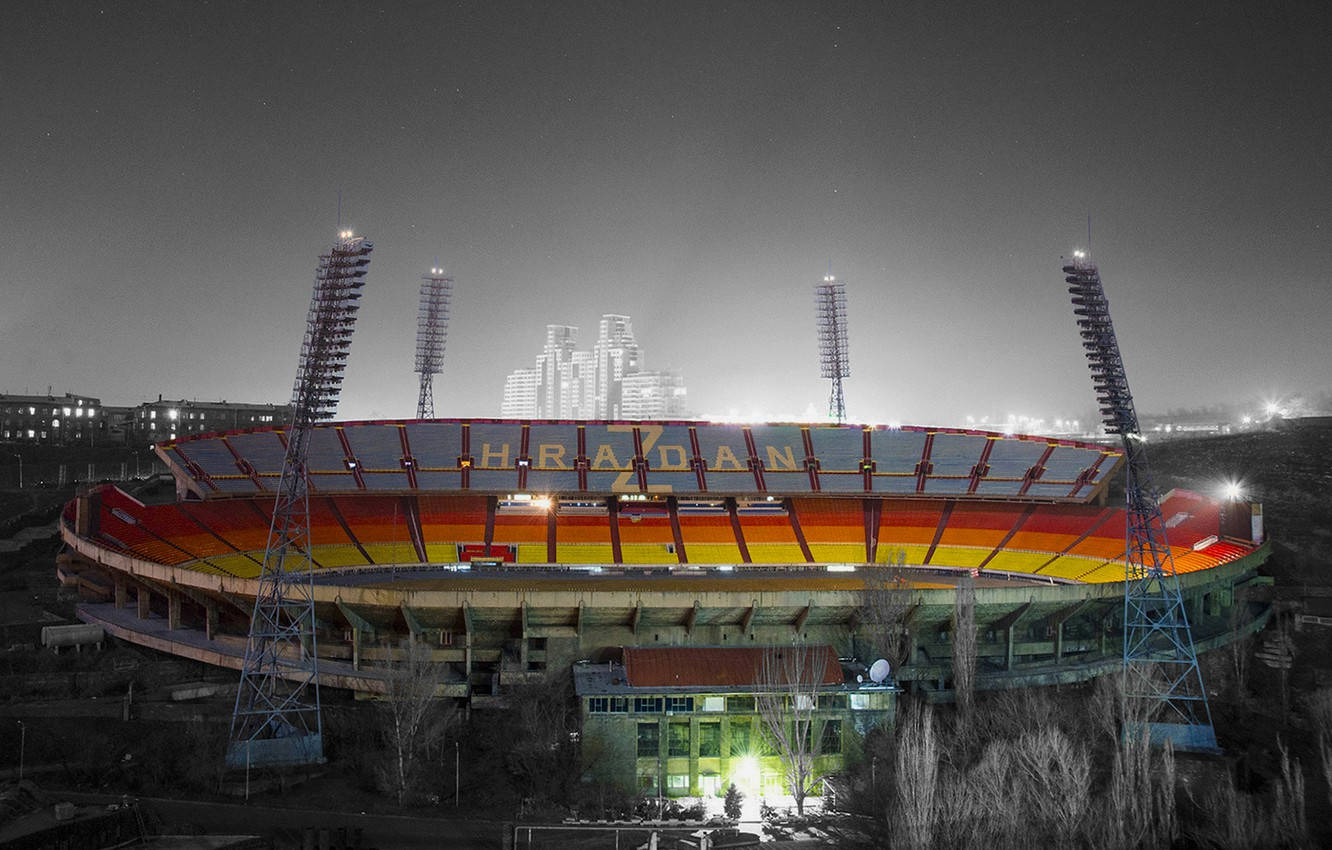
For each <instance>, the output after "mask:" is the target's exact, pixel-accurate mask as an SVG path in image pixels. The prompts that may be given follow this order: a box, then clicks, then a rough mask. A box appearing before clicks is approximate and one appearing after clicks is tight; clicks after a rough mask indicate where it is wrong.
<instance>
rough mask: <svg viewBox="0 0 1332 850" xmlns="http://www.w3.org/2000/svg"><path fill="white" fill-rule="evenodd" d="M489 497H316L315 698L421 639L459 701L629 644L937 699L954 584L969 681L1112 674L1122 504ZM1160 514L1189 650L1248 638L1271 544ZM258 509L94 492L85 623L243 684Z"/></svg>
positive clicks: (83, 554) (1193, 505) (73, 556)
mask: <svg viewBox="0 0 1332 850" xmlns="http://www.w3.org/2000/svg"><path fill="white" fill-rule="evenodd" d="M501 502H502V500H501V499H499V498H497V497H489V498H488V497H484V496H482V497H473V496H456V495H448V496H441V497H431V498H428V499H427V498H424V497H416V496H403V495H394V496H348V497H335V498H331V499H330V498H317V499H313V500H312V502H311V514H310V516H311V520H310V522H311V537H312V539H313V541H314V543H313V545H312V546H310V555H311V561H312V565H313V567H314V569H315V574H314V577H313V594H314V599H315V616H316V622H317V628H318V641H317V645H318V648H319V656H320V676H321V680H322V681H323V682H324V683H325V684H326V685H329V686H333V687H340V688H350V689H353V690H358V691H365V692H376V691H382V689H383V681H384V678H383V675H382V671H383V669H384V665H385V664H386V663H387V662H388V661H389V660H390V659H392V658H394V657H396V656H397V655H398V654H399V653H401V652H402V649H401V647H402V646H403V644H404V642H405V641H406V640H408V639H414V640H417V641H421V640H424V641H426V642H427V644H428V645H429V646H430V647H431V649H432V652H433V654H434V657H435V659H436V660H438V661H439V662H441V663H442V664H444V665H445V666H446V668H447V669H448V671H449V682H448V684H447V685H446V687H445V692H446V693H447V694H449V695H451V696H454V697H458V698H465V699H468V700H472V701H473V704H474V705H484V701H485V700H486V699H488V698H490V697H492V696H493V695H495V694H497V693H498V692H500V691H502V690H503V688H504V687H506V686H507V685H511V684H516V683H522V682H530V681H532V680H534V679H539V678H541V677H543V676H544V675H545V674H546V671H548V670H556V669H568V665H571V664H575V663H576V662H578V661H582V660H588V661H605V660H608V659H609V658H610V657H613V654H614V653H616V652H618V651H619V650H620V648H622V647H626V646H719V647H726V646H764V645H785V644H789V643H790V642H791V641H792V640H800V641H807V642H810V643H820V644H827V645H830V646H832V647H834V648H835V650H836V651H837V653H838V654H839V656H841V657H846V658H860V659H864V660H866V661H869V660H873V659H875V658H879V657H884V658H888V659H890V660H891V661H892V663H893V667H894V676H895V678H896V680H897V681H898V682H900V683H901V684H902V685H903V686H904V687H907V688H910V689H915V690H919V691H923V692H925V693H926V694H927V695H930V696H931V697H937V698H944V699H946V698H948V695H949V693H950V688H951V669H950V666H949V664H950V662H949V659H950V658H951V645H952V642H951V635H950V629H951V627H952V626H951V624H952V619H953V614H954V595H955V594H954V588H955V586H956V584H957V582H958V581H960V580H969V581H972V582H973V584H974V586H975V591H976V615H975V620H976V623H977V629H978V642H979V656H980V666H979V686H980V687H982V688H999V687H1016V686H1024V685H1032V684H1049V683H1055V682H1070V681H1077V680H1081V679H1086V678H1090V677H1092V676H1096V675H1100V674H1102V673H1105V672H1110V671H1112V670H1114V669H1115V668H1116V667H1117V666H1118V665H1119V663H1120V653H1121V645H1122V629H1121V627H1122V617H1123V584H1122V581H1123V576H1124V565H1123V562H1122V559H1121V558H1117V557H1107V553H1109V552H1111V551H1122V546H1123V542H1122V534H1123V520H1124V517H1123V513H1122V511H1120V510H1117V509H1109V508H1103V507H1094V506H1068V505H1050V504H1032V503H1029V504H1022V503H1011V504H1010V503H990V502H986V503H968V502H961V501H953V500H947V501H937V502H926V501H913V500H910V499H900V500H899V499H862V498H860V497H854V498H849V499H841V500H829V501H826V502H824V501H820V500H816V499H790V500H783V501H779V502H776V503H775V504H772V505H769V506H764V507H762V509H761V510H759V509H755V510H753V512H749V511H746V510H744V509H743V507H742V506H741V505H738V504H737V503H736V502H734V501H730V500H722V501H721V502H720V504H716V505H703V506H700V505H697V504H695V505H691V506H689V509H688V510H684V509H682V507H681V506H680V505H679V504H676V503H673V502H668V501H663V502H660V503H656V502H644V501H641V500H638V501H636V502H635V503H633V504H628V505H626V504H617V503H613V502H609V503H608V502H602V503H600V504H589V503H588V502H586V501H584V502H580V503H578V505H577V507H576V509H575V508H573V507H570V506H567V505H561V504H558V503H557V504H554V505H552V506H551V509H550V510H549V511H544V510H533V509H531V508H528V509H526V510H525V512H512V511H510V512H506V510H505V508H504V506H503V505H502V504H501ZM1164 507H1165V510H1164V511H1163V516H1164V518H1165V521H1166V523H1167V524H1168V525H1169V526H1170V533H1171V545H1172V551H1173V552H1174V553H1175V554H1174V560H1175V565H1176V568H1177V569H1178V571H1179V574H1180V578H1179V581H1180V585H1181V588H1182V590H1183V593H1184V598H1185V603H1186V610H1187V612H1188V616H1189V620H1190V623H1191V624H1192V626H1193V630H1194V636H1195V639H1196V642H1197V644H1198V647H1199V650H1200V651H1206V650H1207V649H1209V648H1213V647H1215V646H1219V645H1221V644H1223V643H1225V642H1227V641H1228V640H1230V639H1232V637H1233V636H1234V635H1236V634H1238V633H1241V632H1243V631H1244V630H1245V629H1256V628H1260V627H1261V625H1262V623H1263V622H1264V621H1265V618H1266V617H1267V614H1268V609H1267V607H1266V605H1265V603H1260V602H1257V601H1249V599H1248V597H1249V592H1248V588H1250V587H1251V586H1253V585H1256V584H1262V583H1264V582H1265V581H1266V580H1265V579H1263V578H1262V577H1261V576H1259V575H1258V573H1257V568H1258V567H1259V566H1260V565H1261V563H1262V562H1263V561H1264V560H1265V559H1266V557H1267V554H1268V548H1267V546H1266V545H1265V544H1262V543H1258V542H1255V541H1253V540H1246V539H1243V538H1242V537H1239V536H1236V535H1233V534H1229V535H1227V534H1222V533H1221V532H1222V531H1223V530H1231V531H1236V530H1238V529H1239V527H1240V524H1239V523H1237V522H1235V521H1234V517H1233V514H1236V513H1237V512H1238V513H1242V511H1241V509H1242V508H1243V509H1247V507H1248V506H1243V505H1229V506H1224V508H1223V507H1222V506H1218V505H1216V504H1215V503H1213V502H1211V501H1210V500H1207V499H1204V498H1203V497H1200V496H1197V495H1196V494H1192V493H1186V492H1183V491H1177V492H1175V493H1172V494H1171V495H1170V496H1169V497H1168V498H1167V499H1166V500H1165V502H1164ZM270 509H271V508H270V506H269V505H268V504H264V503H261V502H260V501H258V500H251V499H245V500H239V501H237V500H225V501H218V502H192V501H183V502H173V503H168V504H161V505H146V504H143V503H141V502H138V501H136V500H134V499H133V498H131V497H130V496H128V495H127V494H125V493H123V492H122V491H120V490H117V489H115V488H114V487H109V486H108V487H102V488H97V489H95V490H93V491H90V492H89V493H87V494H85V495H82V496H80V497H79V499H77V500H76V501H75V502H72V503H71V504H70V505H69V506H68V507H67V509H66V511H65V513H64V516H63V521H62V528H61V533H62V537H63V539H64V541H65V542H66V543H67V544H68V550H67V551H66V552H65V553H64V554H62V556H61V558H60V560H59V566H58V570H59V573H60V576H61V579H62V581H63V582H64V583H65V584H66V585H67V586H70V587H77V588H78V590H79V592H80V594H81V596H82V598H83V599H84V604H83V605H82V606H81V607H80V615H81V616H82V617H83V618H84V619H85V620H87V621H89V622H96V623H100V624H102V625H103V626H104V628H105V629H106V630H107V631H108V632H109V633H110V634H112V635H114V636H117V637H120V638H123V639H125V640H128V641H131V642H134V643H139V644H142V645H145V646H150V647H153V648H156V649H159V650H162V651H165V652H170V653H174V654H177V655H180V656H183V657H188V658H193V659H196V660H200V661H205V662H208V663H212V664H216V665H219V666H224V667H232V668H239V666H240V664H241V659H242V657H243V652H244V645H245V636H246V634H247V630H248V625H249V618H250V615H251V608H252V606H253V604H254V598H255V595H256V592H257V590H258V584H259V582H258V578H257V577H258V576H259V574H260V571H261V569H262V563H263V560H264V545H263V542H262V541H264V540H266V539H267V537H268V534H269V531H268V525H269V523H270V516H269V511H270ZM1254 527H1256V523H1255V524H1254ZM501 529H503V531H501ZM1019 540H1020V543H1021V545H1018V541H1019ZM1037 542H1040V544H1041V547H1042V548H1037V547H1036V546H1034V544H1036V543H1037ZM1116 543H1117V545H1118V546H1119V547H1120V549H1119V550H1112V549H1111V548H1110V547H1112V545H1115V544H1116ZM1090 544H1096V546H1091V545H1090ZM1096 547H1103V548H1096ZM298 560H299V562H300V563H301V564H302V565H303V563H304V558H299V559H298ZM888 622H891V623H895V624H897V625H895V626H893V627H892V628H886V627H884V625H883V624H884V623H888ZM1236 624H1239V626H1238V629H1237V627H1236Z"/></svg>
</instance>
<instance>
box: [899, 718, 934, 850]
mask: <svg viewBox="0 0 1332 850" xmlns="http://www.w3.org/2000/svg"><path fill="white" fill-rule="evenodd" d="M938 782H939V739H938V736H936V735H935V732H934V711H933V710H932V709H931V708H930V707H929V705H926V704H921V705H919V706H917V707H916V708H915V709H914V710H912V711H911V712H910V713H909V714H908V715H907V717H906V720H905V722H904V723H903V724H902V727H901V732H900V733H899V735H898V740H897V776H896V788H897V801H896V802H897V820H898V823H899V826H900V829H901V835H902V837H903V840H904V844H905V846H906V847H907V848H908V850H927V848H928V847H930V845H931V843H932V842H933V840H934V828H935V821H936V814H937V812H936V808H937V805H938V799H937V798H938V791H939V788H938Z"/></svg>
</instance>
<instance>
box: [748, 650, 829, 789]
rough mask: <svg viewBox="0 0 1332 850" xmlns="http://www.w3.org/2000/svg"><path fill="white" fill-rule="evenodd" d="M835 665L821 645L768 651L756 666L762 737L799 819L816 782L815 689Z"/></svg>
mask: <svg viewBox="0 0 1332 850" xmlns="http://www.w3.org/2000/svg"><path fill="white" fill-rule="evenodd" d="M836 663H837V660H836V658H835V657H833V656H832V655H831V653H830V651H829V650H828V649H827V648H826V647H811V646H805V645H804V644H801V643H796V644H793V645H792V646H789V647H769V648H768V649H766V650H764V652H763V656H762V658H761V660H760V662H759V671H758V686H759V692H758V697H757V700H756V705H757V708H758V713H759V716H760V717H761V718H762V719H763V733H764V737H765V738H766V739H767V741H768V743H769V744H770V745H771V746H772V749H773V750H774V751H775V752H776V753H777V755H778V756H779V757H780V758H781V760H782V768H783V772H784V773H785V775H786V776H785V778H786V785H787V788H789V789H790V791H791V796H792V797H794V798H795V804H796V812H797V813H798V814H800V815H804V813H805V798H806V797H807V796H809V794H810V793H811V792H812V791H813V790H814V787H815V785H816V784H817V782H818V777H817V776H815V775H814V756H815V755H816V754H817V746H818V744H819V740H818V739H817V738H816V735H815V733H816V731H817V730H815V728H814V725H815V724H814V715H815V709H816V708H817V707H818V699H819V696H818V692H819V687H820V685H821V684H822V683H823V679H824V676H826V675H827V674H828V672H829V671H828V667H829V665H831V664H836Z"/></svg>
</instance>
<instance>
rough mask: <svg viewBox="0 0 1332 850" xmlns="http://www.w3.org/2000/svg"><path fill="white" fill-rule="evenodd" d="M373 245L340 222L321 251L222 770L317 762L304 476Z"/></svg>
mask: <svg viewBox="0 0 1332 850" xmlns="http://www.w3.org/2000/svg"><path fill="white" fill-rule="evenodd" d="M373 248H374V245H373V244H372V243H371V242H370V241H369V240H367V239H366V238H365V237H363V236H355V235H353V234H352V232H351V231H350V230H339V231H338V238H337V241H335V242H334V243H333V250H331V251H330V252H328V253H327V254H324V255H322V256H321V257H320V258H319V267H318V268H317V269H316V270H315V282H314V292H313V294H312V295H311V296H310V310H309V313H308V314H307V316H306V324H305V339H304V342H303V343H302V344H301V357H300V361H299V364H298V365H297V367H296V383H295V386H294V387H293V388H292V392H291V410H292V413H291V423H290V424H289V425H288V426H287V429H286V434H285V436H286V442H287V450H286V454H285V455H284V457H283V459H282V476H281V478H279V480H278V484H277V495H276V498H275V501H274V503H273V519H272V523H271V525H269V528H268V542H267V544H266V545H265V547H264V561H263V566H262V567H261V569H260V573H259V589H258V592H257V593H255V597H254V610H253V613H252V614H251V617H250V636H249V640H248V641H247V642H246V645H245V660H244V661H243V662H242V666H241V678H240V685H239V687H237V689H236V705H235V709H234V711H233V713H232V716H231V734H230V738H229V741H228V746H227V755H226V764H227V767H230V768H245V769H247V770H248V769H249V768H250V766H251V765H254V766H258V767H270V766H282V765H302V764H315V763H318V762H322V761H323V760H324V740H323V720H322V717H321V715H320V704H319V669H318V658H319V653H318V651H317V647H316V645H315V610H314V569H313V566H314V565H313V562H312V561H311V559H310V540H311V535H310V479H309V472H308V469H307V466H306V459H307V457H308V454H309V446H310V439H311V436H312V434H313V433H314V426H315V423H316V422H320V421H324V420H327V419H330V418H332V416H333V412H334V410H335V409H336V408H337V405H338V396H339V395H340V393H341V388H342V372H343V369H344V368H345V367H346V365H347V352H348V349H349V348H350V347H351V337H352V331H353V330H354V329H355V324H356V311H357V308H358V306H359V304H358V302H359V300H360V298H361V288H362V287H363V286H364V285H365V275H366V271H367V268H368V267H369V265H370V252H371V250H373Z"/></svg>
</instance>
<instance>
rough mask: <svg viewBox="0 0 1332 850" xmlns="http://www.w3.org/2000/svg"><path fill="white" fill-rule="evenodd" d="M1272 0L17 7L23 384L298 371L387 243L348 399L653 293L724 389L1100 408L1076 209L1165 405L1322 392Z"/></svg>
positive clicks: (90, 387) (736, 402) (14, 194)
mask: <svg viewBox="0 0 1332 850" xmlns="http://www.w3.org/2000/svg"><path fill="white" fill-rule="evenodd" d="M1329 8H1332V7H1329V5H1328V4H1327V3H1325V2H1289V3H1280V4H1261V3H1250V4H1245V5H1237V4H1227V3H1210V2H1209V3H1202V2H1198V3H1144V4H1140V5H1139V4H1118V3H1104V2H1098V3H1085V4H1078V3H1063V2H1059V3H1056V2H1049V3H975V4H941V3H935V2H924V3H888V2H878V3H872V2H860V3H848V4H843V3H830V2H819V3H814V2H808V3H779V2H771V3H759V2H753V3H730V4H721V3H715V2H704V3H685V2H679V0H669V2H668V1H667V0H662V2H657V3H550V2H545V3H534V4H530V5H529V4H516V3H488V2H476V3H461V4H444V3H422V4H419V5H409V4H397V3H394V4H387V5H385V6H379V5H368V4H367V5H337V4H320V5H303V4H295V3H281V4H273V5H272V6H270V4H268V3H255V4H241V3H216V4H207V3H160V4H153V3H125V4H119V5H117V4H105V5H98V4H95V3H86V2H80V3H46V2H40V3H37V2H34V3H29V4H26V8H25V4H19V3H11V4H7V5H6V6H5V22H4V26H3V32H0V81H3V85H0V225H2V226H0V291H2V292H3V296H4V305H5V306H4V308H3V311H0V391H4V392H23V391H24V390H25V389H27V390H31V391H34V392H45V389H46V386H47V385H48V384H49V385H52V386H53V387H54V388H55V391H56V392H57V393H60V392H64V391H70V392H75V393H86V394H92V395H100V396H101V397H102V399H103V401H104V402H105V403H121V404H133V403H137V402H139V401H141V400H144V399H147V398H156V397H157V395H158V394H159V393H161V394H164V395H165V396H167V397H178V398H179V397H198V398H200V399H205V398H209V399H212V398H228V399H231V400H244V401H285V400H286V399H287V397H288V396H289V393H290V389H291V383H292V379H293V376H294V374H295V367H296V358H297V353H298V351H299V342H300V334H301V332H302V330H303V323H304V318H305V311H306V307H307V305H308V302H309V297H310V287H311V283H312V280H313V270H314V266H315V262H316V257H317V255H318V254H319V253H321V252H323V251H326V250H327V249H328V247H329V246H330V244H331V242H332V240H333V238H334V236H335V233H336V230H337V203H338V202H337V198H338V193H339V191H341V193H342V199H343V201H342V207H343V222H344V224H345V225H347V226H351V227H353V228H355V229H356V232H357V233H359V234H364V235H366V236H368V237H369V238H370V239H372V240H374V242H375V244H376V250H375V253H374V255H373V261H372V263H371V266H370V276H369V283H368V284H367V287H366V293H365V298H364V300H363V305H364V306H363V308H362V313H361V319H360V324H359V327H358V330H357V333H356V336H355V339H354V341H353V345H352V352H351V359H350V362H349V366H348V372H347V380H346V383H345V385H344V392H343V402H342V405H341V408H340V416H341V417H343V418H377V417H409V416H412V415H413V414H414V412H415V403H416V376H415V375H414V374H413V373H412V371H411V369H412V353H413V343H414V335H415V321H416V316H415V313H416V300H417V289H418V286H419V281H420V276H421V274H422V273H423V272H424V271H425V270H426V269H428V268H429V267H430V266H431V265H434V264H435V262H436V258H438V262H439V264H441V265H443V266H444V267H445V268H446V269H447V270H448V271H449V272H451V273H452V274H453V275H454V276H455V278H456V281H457V284H456V287H455V300H454V305H453V306H454V309H453V317H452V321H451V323H450V327H449V341H448V348H447V351H446V354H445V360H444V373H443V374H442V375H441V376H440V377H439V378H438V379H437V381H436V389H435V398H436V410H437V413H438V414H439V415H441V416H495V415H498V412H499V402H500V395H501V390H502V387H503V382H504V377H505V375H506V374H507V373H508V372H509V371H511V370H513V369H515V368H517V367H519V366H524V365H530V364H531V362H532V359H533V358H534V356H535V355H536V354H537V352H538V351H539V349H540V346H541V342H542V339H543V337H544V325H545V324H546V323H548V322H550V323H566V324H575V325H579V326H581V328H582V333H583V338H584V346H585V347H589V348H590V346H591V341H592V338H593V337H594V336H595V328H596V321H597V318H598V317H599V316H600V315H601V314H602V313H606V312H616V313H627V314H629V315H631V316H632V317H633V323H634V329H635V331H636V333H637V335H638V338H639V342H640V344H641V345H642V347H643V351H644V353H645V361H646V365H647V367H649V368H666V367H672V368H676V369H679V370H681V371H682V372H683V374H684V377H685V380H686V383H687V385H688V388H689V394H690V407H691V408H692V409H693V410H695V411H698V412H700V413H703V412H707V413H725V412H727V411H731V410H734V411H736V412H738V413H739V414H741V415H742V416H743V415H749V414H750V413H751V412H754V411H761V412H764V413H767V414H771V415H800V414H802V413H803V412H804V411H806V410H807V409H810V408H811V406H812V407H813V408H814V409H816V410H819V411H822V410H824V409H826V403H827V382H825V381H821V380H820V379H819V377H818V362H817V356H816V355H817V352H816V344H815V330H814V320H813V313H814V308H813V294H812V287H813V285H814V284H815V283H816V282H817V281H818V280H819V279H820V278H821V277H822V275H823V274H824V273H826V271H827V270H828V267H829V263H830V262H831V267H832V270H833V272H834V273H835V274H836V275H837V276H838V277H839V278H841V279H844V280H845V281H846V282H847V293H848V302H849V305H850V313H851V317H850V329H851V330H850V333H851V368H852V378H851V379H850V380H849V381H848V382H847V389H846V392H847V402H848V409H849V413H850V415H851V417H852V419H854V420H857V421H870V422H888V421H900V422H905V423H917V424H935V423H939V424H946V423H957V422H961V421H963V420H964V417H966V416H967V415H973V416H976V417H982V416H990V417H999V418H1002V417H1004V416H1005V415H1006V414H1008V413H1019V414H1027V415H1041V416H1047V417H1049V418H1054V417H1057V416H1062V417H1075V416H1083V417H1086V416H1089V415H1090V411H1091V410H1092V409H1093V395H1092V390H1091V387H1090V382H1089V381H1088V379H1087V370H1086V366H1085V365H1084V361H1083V360H1082V353H1081V348H1080V346H1079V343H1078V337H1077V334H1076V329H1075V327H1074V324H1073V317H1072V314H1071V308H1070V307H1069V305H1068V300H1067V295H1066V292H1065V290H1064V286H1063V279H1062V275H1061V274H1060V271H1059V265H1060V262H1059V258H1060V256H1061V255H1062V254H1066V253H1068V252H1070V251H1071V250H1072V249H1074V248H1076V247H1085V244H1086V218H1087V215H1088V214H1089V213H1090V214H1091V216H1092V224H1093V229H1094V232H1093V245H1092V247H1093V251H1094V254H1095V258H1096V260H1097V261H1098V263H1099V264H1100V266H1101V271H1102V275H1103V279H1104V281H1105V286H1106V290H1107V293H1108V295H1109V297H1110V303H1111V310H1112V315H1113V316H1114V319H1115V322H1116V326H1117V328H1118V330H1119V333H1120V341H1121V346H1122V348H1123V350H1124V353H1125V359H1126V361H1127V366H1128V373H1129V380H1130V383H1131V384H1132V386H1133V388H1134V390H1135V394H1136V395H1137V398H1138V407H1139V410H1140V411H1162V410H1165V409H1166V408H1170V407H1184V406H1197V405H1205V404H1209V403H1214V402H1220V401H1238V400H1243V399H1263V398H1277V397H1282V396H1286V395H1289V394H1291V393H1296V392H1304V393H1310V394H1313V393H1318V392H1321V391H1325V390H1327V389H1328V388H1329V387H1332V378H1329V377H1328V375H1327V367H1328V365H1329V363H1332V332H1330V330H1329V329H1330V326H1332V285H1330V284H1332V279H1330V278H1332V275H1330V274H1329V268H1332V232H1330V231H1332V95H1329V91H1332V59H1330V58H1329V57H1332V49H1330V48H1329V47H1328V45H1329V44H1332V12H1329Z"/></svg>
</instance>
